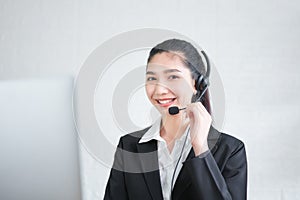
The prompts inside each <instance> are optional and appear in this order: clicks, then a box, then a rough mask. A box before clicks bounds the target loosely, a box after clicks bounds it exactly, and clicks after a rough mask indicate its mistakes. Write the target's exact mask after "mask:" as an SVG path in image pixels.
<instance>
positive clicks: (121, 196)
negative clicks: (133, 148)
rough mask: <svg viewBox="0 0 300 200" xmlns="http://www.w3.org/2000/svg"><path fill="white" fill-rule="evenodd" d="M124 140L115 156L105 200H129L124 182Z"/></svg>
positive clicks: (120, 142)
mask: <svg viewBox="0 0 300 200" xmlns="http://www.w3.org/2000/svg"><path fill="white" fill-rule="evenodd" d="M121 149H123V145H122V140H121V139H120V141H119V144H118V148H117V150H116V153H115V156H114V163H113V167H112V169H111V171H110V176H109V179H108V182H107V185H106V189H105V194H104V200H128V194H127V190H126V185H125V181H124V170H122V168H123V157H122V153H121V151H122V150H121Z"/></svg>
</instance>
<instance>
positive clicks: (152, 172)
mask: <svg viewBox="0 0 300 200" xmlns="http://www.w3.org/2000/svg"><path fill="white" fill-rule="evenodd" d="M137 150H138V153H139V157H140V161H141V166H142V170H143V171H142V172H143V175H144V178H145V182H146V185H147V187H148V190H149V192H150V194H151V196H152V199H153V200H163V195H162V189H161V183H160V175H159V166H158V156H157V141H156V140H151V141H149V142H146V143H138V144H137Z"/></svg>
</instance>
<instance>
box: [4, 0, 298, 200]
mask: <svg viewBox="0 0 300 200" xmlns="http://www.w3.org/2000/svg"><path fill="white" fill-rule="evenodd" d="M299 19H300V3H299V1H296V0H289V1H279V0H265V1H259V0H252V1H244V0H227V1H221V0H212V1H203V0H200V1H196V0H194V1H193V0H188V1H186V0H185V1H183V0H172V1H171V0H170V1H158V0H155V1H151V2H146V1H144V2H142V1H138V0H134V1H130V0H128V1H119V2H118V1H96V0H90V1H83V0H75V1H71V0H60V1H38V0H28V1H22V0H1V1H0V79H19V78H33V77H48V76H60V75H66V74H67V75H70V74H71V75H74V76H75V75H76V74H77V72H78V70H79V69H80V66H81V65H82V63H83V62H84V60H85V59H86V58H87V56H88V55H89V54H90V53H91V52H92V51H93V50H94V49H95V48H96V47H97V46H99V45H100V44H101V43H102V42H104V41H106V40H107V39H109V38H110V37H111V36H112V35H115V34H118V33H120V32H124V31H128V30H132V29H138V28H144V27H154V28H163V29H170V30H174V31H177V32H180V33H182V34H184V35H186V36H188V37H190V38H192V39H193V40H194V41H195V42H197V43H198V44H199V45H200V46H202V47H203V48H204V49H205V50H206V51H207V53H208V54H209V55H210V58H211V59H212V60H213V62H214V63H215V65H216V67H217V69H218V72H219V73H220V75H221V77H222V80H223V84H224V87H225V93H226V121H225V124H224V127H223V130H225V131H226V132H228V133H231V134H233V135H235V136H237V137H238V138H240V139H242V140H243V141H244V142H245V143H246V146H247V151H248V160H249V199H264V200H266V199H272V200H279V199H281V200H282V199H293V200H294V199H300V190H299V188H300V172H299V168H300V154H299V152H300V145H298V144H297V141H299V139H300V136H299V134H298V130H297V128H298V126H297V125H298V122H299V121H300V112H299V110H300V103H299V102H300V95H299V92H298V89H299V88H300V80H299V75H300V68H299V64H300V61H299V57H300V39H299V35H300V20H299ZM81 150H82V151H81V158H82V176H83V189H84V197H85V199H89V200H90V199H97V198H98V199H99V198H100V197H102V195H103V189H104V186H105V183H106V180H107V176H108V169H107V168H105V167H103V166H102V165H101V164H99V163H97V162H96V161H95V160H94V159H93V158H92V157H91V156H90V155H89V154H88V153H87V152H86V151H85V149H84V148H82V146H81Z"/></svg>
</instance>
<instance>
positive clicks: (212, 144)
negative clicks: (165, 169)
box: [172, 126, 221, 200]
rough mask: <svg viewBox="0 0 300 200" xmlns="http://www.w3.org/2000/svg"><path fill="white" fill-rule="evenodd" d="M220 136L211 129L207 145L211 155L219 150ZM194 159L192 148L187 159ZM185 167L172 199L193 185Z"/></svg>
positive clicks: (178, 179)
mask: <svg viewBox="0 0 300 200" xmlns="http://www.w3.org/2000/svg"><path fill="white" fill-rule="evenodd" d="M220 135H221V134H220V132H218V131H217V130H216V129H215V128H214V127H213V126H211V127H210V130H209V134H208V137H207V143H208V147H209V150H210V152H211V154H214V153H215V151H216V150H217V148H218V141H219V137H220ZM194 157H195V152H194V150H193V147H192V148H191V150H190V152H189V154H188V156H187V158H186V161H187V160H189V159H192V158H194ZM184 167H185V166H184V165H183V166H182V168H181V170H180V172H179V174H178V177H177V179H176V182H175V185H174V189H173V192H172V197H173V198H172V199H174V200H176V199H178V198H179V197H180V196H181V194H182V193H183V192H184V191H185V190H186V189H187V188H188V186H189V185H190V184H191V183H192V182H191V179H190V178H189V175H188V174H187V173H188V172H187V170H185V169H184ZM177 188H178V189H177Z"/></svg>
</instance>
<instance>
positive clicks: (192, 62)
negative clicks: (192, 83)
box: [147, 39, 211, 114]
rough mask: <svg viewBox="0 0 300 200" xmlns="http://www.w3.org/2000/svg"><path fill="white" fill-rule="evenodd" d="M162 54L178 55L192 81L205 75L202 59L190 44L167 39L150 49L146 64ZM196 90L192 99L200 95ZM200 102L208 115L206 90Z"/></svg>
mask: <svg viewBox="0 0 300 200" xmlns="http://www.w3.org/2000/svg"><path fill="white" fill-rule="evenodd" d="M163 52H169V53H174V54H176V55H178V56H179V57H180V58H181V60H182V61H183V63H184V64H185V65H186V67H187V68H189V70H190V71H191V75H192V78H193V79H194V80H198V78H199V77H200V76H201V75H203V76H205V75H206V69H205V65H204V63H203V61H202V58H201V56H200V54H199V52H198V51H197V49H196V48H195V47H194V46H193V45H192V44H191V43H189V42H187V41H184V40H179V39H169V40H166V41H164V42H162V43H159V44H158V45H156V46H155V47H153V48H152V49H151V51H150V53H149V57H148V60H147V63H149V62H150V61H151V59H152V58H153V56H154V55H156V54H159V53H163ZM197 90H198V91H197V94H196V96H194V97H193V99H197V97H198V96H199V95H200V94H201V90H200V89H199V88H197ZM201 102H202V104H203V105H204V107H205V108H206V110H207V111H208V112H209V114H211V106H210V99H209V92H208V90H206V92H205V94H204V95H203V97H202V99H201Z"/></svg>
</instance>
